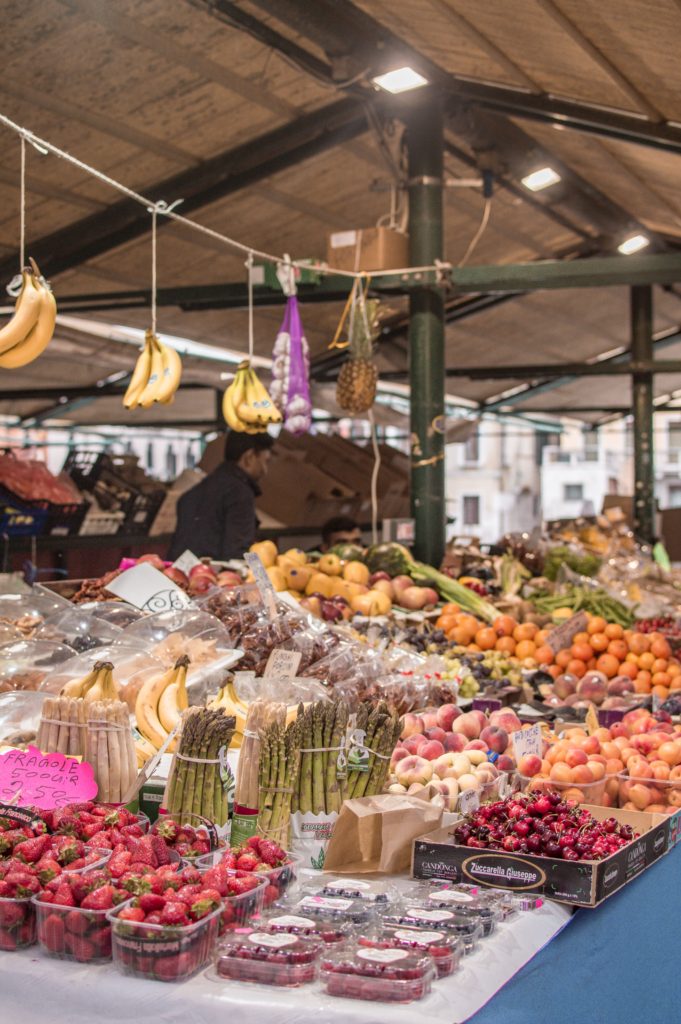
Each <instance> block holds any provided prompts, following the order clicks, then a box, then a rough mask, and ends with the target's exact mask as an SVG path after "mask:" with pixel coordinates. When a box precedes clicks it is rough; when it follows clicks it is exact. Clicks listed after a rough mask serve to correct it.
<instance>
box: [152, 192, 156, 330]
mask: <svg viewBox="0 0 681 1024" xmlns="http://www.w3.org/2000/svg"><path fill="white" fill-rule="evenodd" d="M157 215H158V210H157V209H156V207H155V206H154V207H153V208H152V211H151V333H152V334H156V217H157Z"/></svg>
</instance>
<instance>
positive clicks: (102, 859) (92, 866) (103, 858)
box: [61, 845, 113, 875]
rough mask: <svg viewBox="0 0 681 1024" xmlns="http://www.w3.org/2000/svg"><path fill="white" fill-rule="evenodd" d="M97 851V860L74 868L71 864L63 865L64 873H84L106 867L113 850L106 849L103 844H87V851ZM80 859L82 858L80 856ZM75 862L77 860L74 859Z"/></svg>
mask: <svg viewBox="0 0 681 1024" xmlns="http://www.w3.org/2000/svg"><path fill="white" fill-rule="evenodd" d="M93 851H95V852H96V853H98V854H99V857H97V859H96V860H93V861H91V862H90V863H89V864H85V865H84V866H83V867H82V868H72V867H71V865H70V864H64V866H63V867H62V869H61V870H62V874H68V875H82V874H83V873H84V872H85V871H98V870H99V869H100V868H105V867H106V865H107V861H108V860H109V858H110V857H111V854H112V852H113V851H112V850H109V849H106V848H104V847H102V846H87V845H86V847H85V852H86V853H92V852H93ZM78 859H80V858H78ZM74 863H75V861H74Z"/></svg>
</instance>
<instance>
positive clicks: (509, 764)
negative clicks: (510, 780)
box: [496, 754, 516, 772]
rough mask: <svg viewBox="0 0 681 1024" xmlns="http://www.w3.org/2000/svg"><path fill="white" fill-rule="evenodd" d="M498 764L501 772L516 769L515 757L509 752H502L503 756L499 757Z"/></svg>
mask: <svg viewBox="0 0 681 1024" xmlns="http://www.w3.org/2000/svg"><path fill="white" fill-rule="evenodd" d="M496 765H497V768H498V769H499V771H500V772H514V771H515V769H516V763H515V761H514V759H513V758H512V757H510V756H509V755H508V754H502V755H501V757H499V758H497V762H496Z"/></svg>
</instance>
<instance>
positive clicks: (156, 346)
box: [123, 330, 182, 409]
mask: <svg viewBox="0 0 681 1024" xmlns="http://www.w3.org/2000/svg"><path fill="white" fill-rule="evenodd" d="M181 377H182V360H181V359H180V357H179V355H178V354H177V352H176V351H175V349H174V348H171V347H170V346H169V345H164V344H163V342H162V341H161V340H160V338H157V337H156V335H155V334H154V333H153V332H152V331H150V330H149V331H147V332H146V333H145V335H144V346H143V348H142V351H141V353H140V356H139V359H138V360H137V362H136V363H135V369H134V370H133V374H132V377H131V378H130V383H129V384H128V390H127V391H126V392H125V395H124V396H123V405H124V406H125V408H126V409H133V408H134V407H135V406H141V407H142V408H144V409H148V408H149V406H150V405H153V404H154V402H159V403H160V404H161V405H169V404H170V402H172V400H173V398H174V397H175V392H176V391H177V389H178V387H179V386H180V378H181Z"/></svg>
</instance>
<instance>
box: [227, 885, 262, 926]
mask: <svg viewBox="0 0 681 1024" xmlns="http://www.w3.org/2000/svg"><path fill="white" fill-rule="evenodd" d="M255 877H256V878H257V877H259V876H257V875H256V876H255ZM266 889H267V879H266V878H263V879H262V880H261V881H259V883H258V885H257V886H256V887H255V888H254V889H249V890H248V891H247V892H242V893H239V894H238V895H236V896H223V897H222V902H223V904H224V907H223V910H222V911H221V916H220V935H223V934H224V933H225V932H228V931H232V930H233V929H234V928H241V927H243V925H245V924H248V922H249V921H250V920H251V918H253V917H255V916H256V915H257V914H260V912H261V911H262V908H263V906H264V904H265V890H266Z"/></svg>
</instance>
